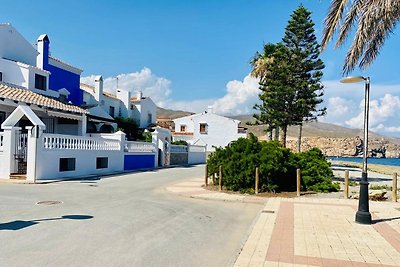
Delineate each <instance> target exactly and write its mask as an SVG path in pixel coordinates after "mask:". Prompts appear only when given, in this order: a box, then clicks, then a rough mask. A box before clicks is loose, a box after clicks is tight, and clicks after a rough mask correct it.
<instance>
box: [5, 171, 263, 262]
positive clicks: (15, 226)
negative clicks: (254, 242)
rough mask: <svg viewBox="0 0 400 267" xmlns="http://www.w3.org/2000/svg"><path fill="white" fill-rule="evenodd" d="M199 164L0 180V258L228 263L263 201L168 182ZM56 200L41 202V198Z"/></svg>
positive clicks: (188, 173) (196, 173)
mask: <svg viewBox="0 0 400 267" xmlns="http://www.w3.org/2000/svg"><path fill="white" fill-rule="evenodd" d="M203 173H204V166H196V167H188V168H173V169H163V170H157V171H149V172H142V173H132V174H127V175H121V176H114V177H108V178H103V179H98V180H80V181H68V182H57V183H51V184H39V185H38V184H37V185H27V184H4V183H2V184H0V266H227V265H231V264H232V263H233V261H234V259H235V257H236V255H237V253H238V252H239V250H240V248H241V245H242V243H243V242H244V241H245V239H246V238H247V235H248V233H249V231H250V227H251V225H252V222H253V220H254V219H255V218H256V217H257V215H258V214H259V211H260V210H261V208H262V205H259V204H245V203H231V202H221V201H209V200H208V201H207V200H198V199H190V198H186V197H182V196H178V195H174V194H172V193H170V192H167V191H166V190H165V189H164V188H165V187H166V186H167V185H171V184H174V183H176V182H180V181H184V180H186V179H190V178H193V177H201V176H202V175H203ZM50 200H51V201H62V203H61V204H53V205H43V204H40V205H38V204H36V203H37V202H39V201H50Z"/></svg>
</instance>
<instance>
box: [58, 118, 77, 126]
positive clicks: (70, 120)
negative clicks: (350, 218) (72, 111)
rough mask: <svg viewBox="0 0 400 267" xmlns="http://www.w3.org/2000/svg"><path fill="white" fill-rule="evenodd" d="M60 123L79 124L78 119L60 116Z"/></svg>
mask: <svg viewBox="0 0 400 267" xmlns="http://www.w3.org/2000/svg"><path fill="white" fill-rule="evenodd" d="M58 124H70V125H78V121H77V120H72V119H67V118H58Z"/></svg>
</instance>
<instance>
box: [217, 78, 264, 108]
mask: <svg viewBox="0 0 400 267" xmlns="http://www.w3.org/2000/svg"><path fill="white" fill-rule="evenodd" d="M258 81H259V80H258V79H256V78H253V77H251V76H250V75H247V76H246V77H245V78H244V79H243V81H237V80H234V81H229V82H228V83H227V84H226V89H227V90H226V95H225V96H223V97H222V98H219V99H217V100H216V101H215V102H214V103H213V105H212V106H213V108H214V110H215V112H216V113H221V114H249V113H252V112H254V111H253V106H254V104H255V103H256V102H257V100H258V94H259V89H258V87H259V86H258Z"/></svg>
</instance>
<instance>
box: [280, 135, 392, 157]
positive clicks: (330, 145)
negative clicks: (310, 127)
mask: <svg viewBox="0 0 400 267" xmlns="http://www.w3.org/2000/svg"><path fill="white" fill-rule="evenodd" d="M360 145H361V146H362V140H361V138H360V137H353V138H330V137H305V138H303V139H302V144H301V151H306V150H309V149H311V148H313V147H318V148H319V149H321V150H322V152H323V153H324V154H325V155H326V156H339V157H350V156H355V155H357V146H360ZM286 146H287V147H288V148H289V149H291V150H292V151H297V140H295V139H292V140H288V141H287V144H286ZM383 147H384V148H386V157H388V158H390V157H393V158H396V157H400V145H398V144H394V143H391V142H389V141H388V140H384V139H370V140H369V142H368V151H371V150H372V149H380V148H383Z"/></svg>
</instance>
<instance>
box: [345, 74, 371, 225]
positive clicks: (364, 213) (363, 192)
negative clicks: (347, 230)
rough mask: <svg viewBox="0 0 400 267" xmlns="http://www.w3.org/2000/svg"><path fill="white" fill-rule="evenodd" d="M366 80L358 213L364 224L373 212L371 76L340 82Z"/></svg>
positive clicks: (358, 217)
mask: <svg viewBox="0 0 400 267" xmlns="http://www.w3.org/2000/svg"><path fill="white" fill-rule="evenodd" d="M361 81H364V82H365V99H364V140H363V141H364V151H363V166H362V176H361V182H360V197H359V199H358V210H357V213H356V222H358V223H362V224H371V213H370V212H369V202H368V201H369V196H368V171H367V164H368V163H367V161H368V117H369V87H370V79H369V77H363V76H356V77H346V78H343V79H342V80H341V81H340V82H342V83H357V82H361Z"/></svg>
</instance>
